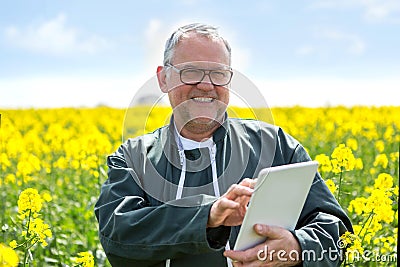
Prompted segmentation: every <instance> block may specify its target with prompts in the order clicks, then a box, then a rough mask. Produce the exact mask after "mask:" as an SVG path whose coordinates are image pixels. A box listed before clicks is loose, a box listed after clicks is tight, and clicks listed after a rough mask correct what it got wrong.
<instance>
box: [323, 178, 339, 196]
mask: <svg viewBox="0 0 400 267" xmlns="http://www.w3.org/2000/svg"><path fill="white" fill-rule="evenodd" d="M325 183H326V185H327V186H328V188H329V191H331V193H332V194H334V193H335V192H336V189H337V186H336V185H335V183H334V182H333V181H332V179H328V180H326V181H325Z"/></svg>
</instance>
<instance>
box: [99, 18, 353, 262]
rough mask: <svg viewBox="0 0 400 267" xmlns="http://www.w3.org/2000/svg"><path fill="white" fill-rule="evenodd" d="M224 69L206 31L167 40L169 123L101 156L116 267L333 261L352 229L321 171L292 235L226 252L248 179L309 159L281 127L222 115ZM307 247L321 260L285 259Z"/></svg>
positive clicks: (282, 233) (220, 42)
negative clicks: (344, 235) (267, 253)
mask: <svg viewBox="0 0 400 267" xmlns="http://www.w3.org/2000/svg"><path fill="white" fill-rule="evenodd" d="M230 64H231V48H230V46H229V44H228V43H227V41H226V40H224V39H223V38H222V37H221V36H220V35H219V34H218V32H217V30H216V28H214V27H212V26H208V25H203V24H190V25H187V26H184V27H182V28H180V29H178V30H177V31H176V32H174V33H173V34H172V36H171V37H170V39H169V40H168V41H167V44H166V49H165V52H164V65H163V66H160V67H158V69H157V78H158V82H159V86H160V88H161V90H162V91H163V92H164V93H168V97H169V100H170V103H171V106H172V107H173V117H172V118H171V122H170V124H169V125H168V126H166V127H163V128H160V129H158V130H156V131H154V132H153V133H150V134H146V135H144V136H140V137H138V138H135V139H129V140H128V141H126V142H125V143H124V144H122V145H121V147H120V148H119V149H118V150H117V151H116V152H115V153H114V154H112V155H111V156H109V157H108V159H107V163H108V167H109V172H108V179H107V181H106V182H105V183H104V185H103V187H102V190H101V195H100V198H99V200H98V202H97V204H96V207H95V212H96V217H97V219H98V221H99V232H100V240H101V243H102V245H103V247H104V250H105V252H106V254H107V257H108V259H109V261H110V262H111V264H112V265H113V266H173V267H175V266H232V265H233V266H293V265H302V264H303V265H304V266H337V265H339V264H340V259H339V258H338V256H337V255H336V254H337V247H336V242H337V241H338V239H339V237H340V235H341V234H342V233H344V232H345V231H346V230H351V224H350V221H349V219H348V218H347V216H346V215H345V213H344V212H343V210H342V209H341V208H340V206H339V205H338V203H337V202H336V200H335V199H334V197H333V196H332V194H331V193H330V192H329V190H328V188H327V187H326V185H325V184H324V182H323V180H322V179H321V178H320V176H319V174H317V175H316V177H315V178H314V182H313V184H312V187H311V189H310V192H309V195H308V197H307V200H306V203H305V206H304V208H303V211H302V213H301V215H300V219H299V221H298V224H297V226H296V230H295V231H292V232H291V231H288V230H286V229H283V228H280V227H276V226H271V225H256V226H255V227H254V230H255V231H256V232H257V233H258V234H259V235H262V236H265V237H267V241H266V242H265V243H264V244H260V245H259V246H256V247H254V248H251V249H249V250H246V251H233V250H231V248H233V246H234V244H235V240H236V237H237V235H238V232H239V229H240V225H241V223H242V221H243V217H244V214H245V212H246V207H247V204H248V202H249V199H250V197H251V194H252V192H253V189H252V188H253V184H254V183H253V180H252V179H248V178H246V177H255V176H257V174H258V172H259V171H260V170H261V169H262V168H265V167H270V166H276V165H283V164H291V163H295V162H302V161H309V160H310V157H309V156H308V154H307V153H306V151H305V150H304V148H303V147H302V146H301V145H300V144H299V143H298V142H297V141H296V140H295V139H294V138H292V137H291V136H289V135H287V134H285V133H284V132H283V131H282V129H280V128H279V127H275V126H272V125H269V124H267V123H264V122H260V121H256V120H240V119H229V118H227V115H226V108H227V105H228V103H229V83H230V81H231V78H232V75H233V73H232V70H231V67H230ZM282 194H284V192H282ZM266 246H267V247H268V249H269V251H273V250H274V251H279V250H283V251H285V252H287V253H286V257H285V259H282V257H277V255H272V254H271V255H270V256H271V257H260V252H264V251H263V249H264V248H265V247H266ZM306 250H307V251H308V250H312V251H313V252H314V253H315V255H316V258H319V259H318V261H317V260H316V259H303V258H301V257H288V254H289V253H291V255H296V253H297V255H301V254H302V251H306ZM327 251H336V254H335V255H334V256H335V257H332V256H330V255H329V254H328V253H327ZM293 252H294V253H293ZM330 254H332V253H330ZM280 256H282V255H280Z"/></svg>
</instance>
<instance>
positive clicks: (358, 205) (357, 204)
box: [347, 197, 367, 215]
mask: <svg viewBox="0 0 400 267" xmlns="http://www.w3.org/2000/svg"><path fill="white" fill-rule="evenodd" d="M366 203H367V199H366V198H365V197H358V198H356V199H353V200H352V201H350V204H349V206H348V208H347V210H348V211H349V212H353V211H354V212H355V213H356V214H357V215H361V214H362V213H363V211H364V209H365V204H366Z"/></svg>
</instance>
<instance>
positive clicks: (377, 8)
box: [311, 0, 400, 23]
mask: <svg viewBox="0 0 400 267" xmlns="http://www.w3.org/2000/svg"><path fill="white" fill-rule="evenodd" d="M311 8H334V9H348V8H361V9H362V11H363V15H364V17H365V18H366V19H367V20H371V21H388V22H394V23H400V19H399V16H400V1H399V0H317V1H315V2H313V3H312V4H311Z"/></svg>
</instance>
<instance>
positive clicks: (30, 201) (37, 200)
mask: <svg viewBox="0 0 400 267" xmlns="http://www.w3.org/2000/svg"><path fill="white" fill-rule="evenodd" d="M42 202H43V201H42V198H41V197H40V195H39V193H38V191H37V190H36V189H34V188H28V189H25V190H24V191H22V192H21V194H20V195H19V198H18V212H19V213H21V214H24V213H25V212H26V211H29V210H30V211H31V212H33V213H35V212H39V211H40V210H41V209H42Z"/></svg>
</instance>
